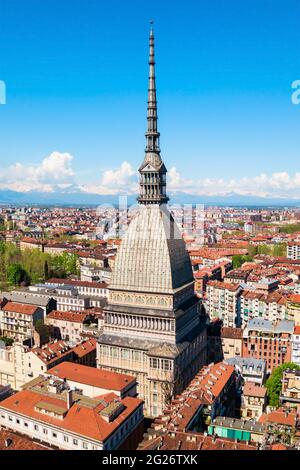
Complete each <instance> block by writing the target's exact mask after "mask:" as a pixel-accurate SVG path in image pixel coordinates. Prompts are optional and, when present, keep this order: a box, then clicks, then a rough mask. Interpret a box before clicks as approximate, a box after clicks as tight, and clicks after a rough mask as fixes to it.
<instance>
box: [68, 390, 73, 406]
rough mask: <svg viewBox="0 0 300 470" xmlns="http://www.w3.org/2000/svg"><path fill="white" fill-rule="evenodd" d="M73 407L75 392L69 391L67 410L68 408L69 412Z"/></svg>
mask: <svg viewBox="0 0 300 470" xmlns="http://www.w3.org/2000/svg"><path fill="white" fill-rule="evenodd" d="M72 405H73V391H72V390H68V391H67V408H68V410H69V409H70V408H71V406H72Z"/></svg>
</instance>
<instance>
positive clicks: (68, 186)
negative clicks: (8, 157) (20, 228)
mask: <svg viewBox="0 0 300 470" xmlns="http://www.w3.org/2000/svg"><path fill="white" fill-rule="evenodd" d="M72 161H73V156H72V155H71V154H69V153H60V152H53V153H51V154H50V155H49V156H48V157H46V158H44V159H43V160H42V162H41V163H40V164H38V165H24V164H22V163H15V164H14V165H11V166H9V167H8V168H2V169H0V189H11V190H14V191H19V192H27V191H33V190H36V191H43V192H54V191H62V192H84V193H92V194H100V195H117V194H128V195H130V194H136V193H137V192H138V172H137V170H136V169H135V168H133V167H132V165H131V164H130V163H128V162H126V161H124V162H123V163H122V164H121V166H120V167H119V168H115V169H111V170H106V171H104V172H103V173H102V175H101V174H100V175H99V180H98V182H97V179H96V178H95V181H92V182H90V183H88V184H84V183H76V181H75V176H76V175H75V173H74V170H73V168H72ZM77 177H78V178H79V175H77ZM167 190H168V193H169V194H171V195H172V194H174V193H177V192H183V193H186V194H190V195H195V196H226V195H228V194H231V193H235V194H239V195H245V196H246V195H247V196H248V195H251V196H259V197H266V198H267V197H276V198H289V199H300V172H299V173H295V174H289V173H288V172H286V171H281V172H275V173H271V174H266V173H261V174H258V175H256V176H254V177H247V176H244V177H242V178H231V179H224V178H185V177H183V176H182V175H181V174H180V173H179V171H178V170H177V169H176V167H172V168H170V170H169V172H168V186H167Z"/></svg>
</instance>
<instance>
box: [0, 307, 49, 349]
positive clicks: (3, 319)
mask: <svg viewBox="0 0 300 470" xmlns="http://www.w3.org/2000/svg"><path fill="white" fill-rule="evenodd" d="M43 318H44V312H43V309H41V308H40V307H37V306H36V305H30V304H21V303H17V302H12V301H8V302H6V303H5V305H4V306H2V307H1V310H0V329H1V333H2V335H3V336H7V337H8V338H12V339H13V340H14V341H18V342H21V343H22V342H24V341H26V340H27V341H28V340H29V341H30V340H32V339H33V333H34V327H35V324H36V322H37V321H38V320H42V319H43Z"/></svg>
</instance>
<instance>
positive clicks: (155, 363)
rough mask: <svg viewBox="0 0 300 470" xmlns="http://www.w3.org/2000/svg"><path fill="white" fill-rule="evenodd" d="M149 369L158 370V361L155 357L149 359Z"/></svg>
mask: <svg viewBox="0 0 300 470" xmlns="http://www.w3.org/2000/svg"><path fill="white" fill-rule="evenodd" d="M150 368H151V369H159V359H156V358H155V357H150Z"/></svg>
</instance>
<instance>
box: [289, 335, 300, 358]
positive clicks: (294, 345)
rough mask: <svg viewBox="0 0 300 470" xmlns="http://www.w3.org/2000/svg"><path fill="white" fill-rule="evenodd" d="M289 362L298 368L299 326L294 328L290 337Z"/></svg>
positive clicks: (299, 354) (299, 353)
mask: <svg viewBox="0 0 300 470" xmlns="http://www.w3.org/2000/svg"><path fill="white" fill-rule="evenodd" d="M291 361H292V362H294V363H295V364H298V366H300V326H295V329H294V334H293V335H292V358H291Z"/></svg>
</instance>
